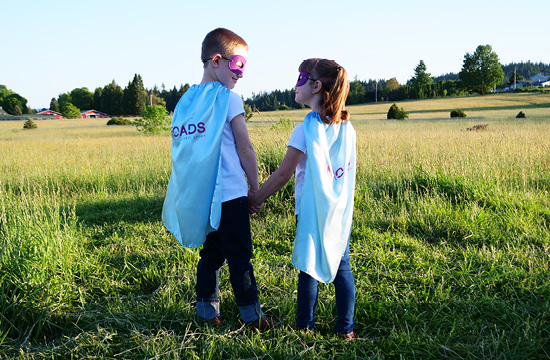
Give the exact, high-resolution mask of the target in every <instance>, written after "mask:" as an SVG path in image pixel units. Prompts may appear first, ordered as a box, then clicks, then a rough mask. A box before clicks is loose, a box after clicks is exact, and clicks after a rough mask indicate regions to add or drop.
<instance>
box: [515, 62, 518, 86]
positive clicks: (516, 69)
mask: <svg viewBox="0 0 550 360" xmlns="http://www.w3.org/2000/svg"><path fill="white" fill-rule="evenodd" d="M517 71H518V67H517V65H516V67H515V68H514V91H516V89H517V84H516V73H517Z"/></svg>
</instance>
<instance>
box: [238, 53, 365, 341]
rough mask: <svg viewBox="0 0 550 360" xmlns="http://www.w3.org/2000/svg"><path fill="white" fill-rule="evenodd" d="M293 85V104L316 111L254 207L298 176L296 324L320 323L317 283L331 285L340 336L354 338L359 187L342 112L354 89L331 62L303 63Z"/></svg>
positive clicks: (351, 136)
mask: <svg viewBox="0 0 550 360" xmlns="http://www.w3.org/2000/svg"><path fill="white" fill-rule="evenodd" d="M299 71H300V75H299V77H298V82H297V83H296V102H299V103H302V104H305V105H308V106H309V107H311V109H312V112H310V113H309V114H307V115H306V117H305V118H304V122H303V123H302V124H299V125H298V126H296V128H295V129H294V131H293V132H292V135H291V136H290V140H289V142H288V147H287V152H286V154H285V156H284V158H283V161H282V162H281V164H280V165H279V168H278V169H277V170H276V171H275V172H274V173H273V174H272V175H271V176H270V177H269V179H268V180H267V181H266V182H265V184H264V185H263V186H262V187H261V188H260V190H258V191H257V192H251V193H250V194H249V205H250V206H251V207H252V209H258V208H259V207H260V206H261V204H262V203H263V202H264V201H265V200H266V199H267V198H268V197H269V196H271V195H272V194H274V193H275V192H277V191H278V190H280V189H281V188H282V187H283V186H284V185H285V184H286V183H287V182H288V181H289V180H290V178H291V177H292V174H293V173H294V171H295V170H296V177H295V199H296V211H295V213H296V217H297V226H296V240H295V242H294V249H293V254H292V263H293V265H294V266H296V267H297V268H298V269H299V270H300V273H299V276H298V305H297V312H296V318H297V326H298V329H301V330H306V331H307V330H311V329H313V326H314V324H315V308H316V306H317V299H318V282H319V281H321V282H324V283H330V282H333V283H334V287H335V295H336V308H337V313H338V318H337V322H336V330H337V332H338V335H339V336H340V337H341V338H343V339H352V338H355V332H354V331H353V313H354V307H355V285H354V280H353V275H352V273H351V268H350V265H349V237H350V232H351V221H352V214H353V195H354V187H355V130H354V129H353V127H352V125H351V123H350V122H349V119H350V115H349V113H348V112H347V111H346V110H344V105H345V102H346V98H347V96H348V92H349V82H348V80H347V75H346V71H345V70H344V68H342V67H341V66H340V65H338V64H337V63H336V62H334V61H332V60H327V59H308V60H304V61H303V62H302V64H301V65H300V68H299Z"/></svg>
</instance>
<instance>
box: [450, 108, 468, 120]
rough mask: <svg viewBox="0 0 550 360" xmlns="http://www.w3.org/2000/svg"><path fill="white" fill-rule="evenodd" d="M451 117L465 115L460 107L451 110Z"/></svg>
mask: <svg viewBox="0 0 550 360" xmlns="http://www.w3.org/2000/svg"><path fill="white" fill-rule="evenodd" d="M451 117H452V118H455V117H466V113H465V112H464V111H462V110H460V109H458V110H453V111H451Z"/></svg>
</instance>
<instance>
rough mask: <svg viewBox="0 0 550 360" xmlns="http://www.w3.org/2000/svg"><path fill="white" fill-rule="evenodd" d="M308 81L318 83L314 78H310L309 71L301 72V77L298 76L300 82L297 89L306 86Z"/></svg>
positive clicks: (297, 83)
mask: <svg viewBox="0 0 550 360" xmlns="http://www.w3.org/2000/svg"><path fill="white" fill-rule="evenodd" d="M308 80H311V81H317V80H315V79H314V78H312V77H310V76H309V73H308V72H307V71H300V75H298V81H297V82H296V86H295V87H300V86H302V85H304V84H305V83H306V82H307V81H308Z"/></svg>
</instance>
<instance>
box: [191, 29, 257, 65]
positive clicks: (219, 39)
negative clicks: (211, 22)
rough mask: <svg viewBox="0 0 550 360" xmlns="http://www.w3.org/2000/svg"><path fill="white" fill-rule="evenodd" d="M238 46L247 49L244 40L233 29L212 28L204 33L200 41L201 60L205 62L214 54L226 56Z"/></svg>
mask: <svg viewBox="0 0 550 360" xmlns="http://www.w3.org/2000/svg"><path fill="white" fill-rule="evenodd" d="M238 46H243V47H244V48H246V50H248V44H247V43H246V41H244V39H243V38H242V37H240V36H239V35H237V34H235V33H234V32H233V31H231V30H228V29H224V28H217V29H214V30H212V31H210V32H209V33H208V34H206V36H205V38H204V40H203V41H202V48H201V60H202V62H205V61H206V60H207V59H208V58H211V57H213V56H215V55H216V54H220V55H222V56H225V57H228V55H229V54H230V53H231V52H232V51H233V49H235V48H236V47H238Z"/></svg>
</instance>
